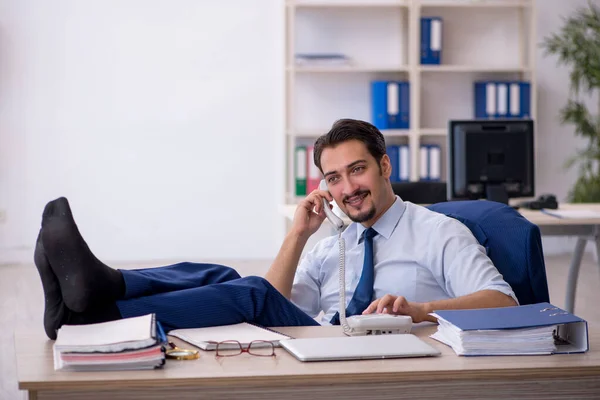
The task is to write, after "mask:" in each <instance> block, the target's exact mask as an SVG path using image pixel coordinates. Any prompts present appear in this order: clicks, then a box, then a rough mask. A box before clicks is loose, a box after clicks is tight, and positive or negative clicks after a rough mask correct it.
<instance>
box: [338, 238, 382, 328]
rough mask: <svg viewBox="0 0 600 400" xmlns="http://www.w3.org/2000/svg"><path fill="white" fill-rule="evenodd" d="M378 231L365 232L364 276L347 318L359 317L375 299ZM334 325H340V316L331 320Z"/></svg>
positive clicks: (348, 309)
mask: <svg viewBox="0 0 600 400" xmlns="http://www.w3.org/2000/svg"><path fill="white" fill-rule="evenodd" d="M375 235H377V231H376V230H375V229H373V228H368V229H366V230H365V231H364V232H363V238H364V243H365V259H364V261H363V269H362V275H361V276H360V280H359V281H358V285H357V286H356V290H355V291H354V295H353V296H352V300H350V303H349V304H348V308H346V316H347V317H350V316H352V315H359V314H362V312H363V311H364V310H365V309H366V308H367V307H368V306H369V304H371V301H372V299H373V284H374V283H375V271H374V268H373V237H374V236H375ZM331 324H332V325H339V324H340V315H339V313H335V315H334V316H333V318H331Z"/></svg>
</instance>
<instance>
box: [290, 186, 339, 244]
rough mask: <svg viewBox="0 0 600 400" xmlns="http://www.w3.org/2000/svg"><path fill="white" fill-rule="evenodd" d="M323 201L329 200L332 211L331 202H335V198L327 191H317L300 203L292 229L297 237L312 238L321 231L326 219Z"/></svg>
mask: <svg viewBox="0 0 600 400" xmlns="http://www.w3.org/2000/svg"><path fill="white" fill-rule="evenodd" d="M323 199H325V200H327V205H328V206H329V207H330V209H331V208H332V206H331V205H330V204H329V202H331V201H333V197H331V194H330V193H329V192H328V191H327V190H319V189H315V190H313V191H312V192H311V193H310V194H309V195H308V196H306V197H305V198H304V199H303V200H302V201H301V202H300V203H298V207H296V212H295V213H294V220H293V223H292V229H294V231H295V232H296V234H297V235H299V236H305V237H310V236H312V235H313V234H314V233H315V232H316V231H317V230H319V227H320V226H321V224H322V223H323V220H324V219H325V217H326V215H325V212H324V207H325V205H324V204H323Z"/></svg>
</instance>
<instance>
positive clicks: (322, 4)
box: [286, 0, 410, 8]
mask: <svg viewBox="0 0 600 400" xmlns="http://www.w3.org/2000/svg"><path fill="white" fill-rule="evenodd" d="M286 5H287V6H291V7H296V8H300V7H302V8H331V7H336V8H339V7H346V8H347V7H359V8H360V7H363V8H367V7H368V8H374V7H408V6H409V5H410V2H409V0H387V1H386V0H373V1H352V0H338V1H336V0H329V1H327V0H288V1H287V2H286Z"/></svg>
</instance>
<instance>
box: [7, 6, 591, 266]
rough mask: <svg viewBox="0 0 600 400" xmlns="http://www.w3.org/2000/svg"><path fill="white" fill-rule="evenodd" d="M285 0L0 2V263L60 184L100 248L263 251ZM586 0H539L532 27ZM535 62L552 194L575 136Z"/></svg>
mask: <svg viewBox="0 0 600 400" xmlns="http://www.w3.org/2000/svg"><path fill="white" fill-rule="evenodd" d="M283 3H284V2H283V0H253V1H248V0H227V1H213V0H178V1H175V2H172V1H166V0H86V1H81V0H54V1H52V2H48V1H46V0H18V1H17V0H0V210H3V211H5V213H6V221H5V222H4V223H2V224H0V262H30V261H31V259H32V251H33V245H34V240H35V237H36V235H37V231H38V229H39V224H40V216H41V212H42V209H43V207H44V205H45V203H46V202H47V201H48V200H51V199H53V198H56V197H58V196H66V197H68V198H69V200H70V201H71V205H72V208H73V211H74V213H75V217H76V219H77V221H78V224H79V228H80V230H81V231H82V233H83V234H84V237H85V238H86V239H87V241H88V244H89V245H90V247H91V248H92V249H93V250H94V252H95V253H96V254H97V255H98V256H99V257H100V258H101V259H103V260H109V261H110V260H119V261H131V260H160V259H190V260H202V259H214V258H221V259H222V258H226V259H235V258H246V259H248V258H271V257H273V256H274V255H275V253H276V251H277V249H278V247H279V244H280V241H281V239H282V234H283V224H282V221H281V218H280V217H279V215H278V214H277V205H278V204H279V203H280V201H282V199H283V196H282V193H283V170H282V166H283V165H284V161H283V160H284V158H283V154H282V152H281V150H282V148H283V136H282V127H283V110H284V108H283V100H284V97H283V89H284V88H283V55H284V51H283V46H284V37H283V24H284V19H283V17H284V14H283ZM585 4H586V0H569V1H565V0H538V17H539V18H538V19H539V20H538V38H539V39H540V41H541V38H542V37H543V36H545V35H546V34H548V33H550V32H553V31H556V30H557V29H558V28H559V26H560V25H561V23H562V21H561V16H562V15H565V14H567V13H569V12H571V11H572V10H574V9H575V7H577V6H580V5H585ZM537 67H538V84H539V94H540V98H539V102H538V123H537V127H538V129H539V132H540V135H539V137H540V138H543V140H541V141H540V142H539V143H538V145H539V149H540V150H541V153H540V154H541V155H540V161H539V169H538V171H537V185H536V186H537V191H538V193H541V192H553V193H556V194H557V195H558V196H559V198H560V199H564V197H565V195H566V193H567V191H568V189H569V187H570V184H571V182H573V180H574V179H575V177H576V171H575V170H573V171H565V170H563V169H562V167H561V166H562V164H563V162H564V160H566V158H567V157H568V156H569V155H570V154H572V153H573V151H574V150H575V148H576V147H577V146H579V145H582V144H583V142H581V141H578V140H575V139H574V136H573V133H572V129H571V128H569V127H561V126H559V125H558V122H557V115H558V110H559V108H560V107H561V106H562V105H563V104H564V103H565V101H566V98H567V94H568V73H567V71H566V70H565V69H557V68H556V64H555V59H552V58H543V57H542V56H541V50H540V51H538V60H537ZM554 240H555V242H553V243H554V244H553V245H552V246H546V251H548V252H551V251H553V252H556V251H570V249H571V247H570V245H564V244H563V245H560V243H559V242H557V241H556V239H554ZM561 243H562V242H561ZM561 246H562V247H561Z"/></svg>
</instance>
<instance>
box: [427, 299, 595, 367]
mask: <svg viewBox="0 0 600 400" xmlns="http://www.w3.org/2000/svg"><path fill="white" fill-rule="evenodd" d="M431 315H433V316H434V317H436V318H437V319H438V323H439V326H438V330H437V332H436V333H434V334H433V335H431V337H432V338H433V339H435V340H438V341H440V342H442V343H444V344H446V345H448V346H450V347H452V349H453V350H454V352H455V353H456V354H457V355H459V356H489V355H496V356H497V355H537V354H565V353H583V352H586V351H588V349H589V343H588V329H587V323H586V322H585V321H584V320H583V319H581V318H579V317H576V316H574V315H572V314H570V313H568V312H566V311H564V310H561V309H560V308H558V307H555V306H553V305H552V304H550V303H538V304H530V305H525V306H517V307H502V308H482V309H475V310H443V311H436V312H435V313H433V314H431Z"/></svg>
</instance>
